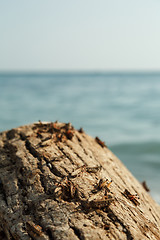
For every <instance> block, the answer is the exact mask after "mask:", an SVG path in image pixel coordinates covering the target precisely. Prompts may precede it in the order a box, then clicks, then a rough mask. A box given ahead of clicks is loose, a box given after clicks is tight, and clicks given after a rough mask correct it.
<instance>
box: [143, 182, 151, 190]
mask: <svg viewBox="0 0 160 240" xmlns="http://www.w3.org/2000/svg"><path fill="white" fill-rule="evenodd" d="M142 186H143V187H144V189H145V190H146V192H149V191H150V189H149V188H148V186H147V184H146V181H143V182H142Z"/></svg>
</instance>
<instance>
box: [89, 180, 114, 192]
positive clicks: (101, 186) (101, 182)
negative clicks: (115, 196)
mask: <svg viewBox="0 0 160 240" xmlns="http://www.w3.org/2000/svg"><path fill="white" fill-rule="evenodd" d="M111 183H112V180H111V181H110V182H109V181H108V179H106V180H103V179H102V178H101V179H100V180H99V182H98V184H97V185H96V186H95V188H94V189H93V191H92V192H93V193H96V192H98V191H100V190H102V189H104V188H105V196H106V195H107V194H108V192H110V190H109V187H110V185H111Z"/></svg>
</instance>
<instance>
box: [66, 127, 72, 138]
mask: <svg viewBox="0 0 160 240" xmlns="http://www.w3.org/2000/svg"><path fill="white" fill-rule="evenodd" d="M73 136H74V134H73V130H71V129H68V130H67V131H66V137H67V138H68V139H70V140H71V139H72V137H73Z"/></svg>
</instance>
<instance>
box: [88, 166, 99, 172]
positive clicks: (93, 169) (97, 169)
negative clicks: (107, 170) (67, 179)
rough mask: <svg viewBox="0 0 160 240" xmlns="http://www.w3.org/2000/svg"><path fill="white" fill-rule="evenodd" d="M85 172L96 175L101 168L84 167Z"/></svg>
mask: <svg viewBox="0 0 160 240" xmlns="http://www.w3.org/2000/svg"><path fill="white" fill-rule="evenodd" d="M85 169H86V172H88V173H96V172H98V171H100V170H101V169H102V166H95V167H87V166H86V167H85Z"/></svg>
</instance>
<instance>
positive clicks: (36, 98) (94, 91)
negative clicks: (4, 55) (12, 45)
mask: <svg viewBox="0 0 160 240" xmlns="http://www.w3.org/2000/svg"><path fill="white" fill-rule="evenodd" d="M38 120H41V121H55V120H58V121H61V122H71V123H72V124H73V125H74V127H75V128H80V127H83V128H84V130H85V131H86V132H87V133H88V134H89V135H91V136H93V137H95V136H99V137H100V138H101V139H102V140H104V141H105V142H106V144H107V145H108V147H109V148H110V149H111V150H112V151H113V152H114V153H115V154H116V155H117V156H118V157H119V158H120V159H121V161H122V162H123V163H124V164H125V165H126V166H127V167H128V169H129V170H130V171H131V172H132V173H133V175H134V176H135V177H136V178H138V180H139V181H143V180H146V182H147V185H148V186H149V188H150V189H151V195H152V196H153V197H154V199H155V200H156V201H157V202H159V203H160V73H132V74H131V73H79V74H78V73H54V74H52V73H48V74H44V73H43V74H40V73H39V74H38V73H37V74H36V73H35V74H33V73H30V74H29V73H28V74H20V73H19V74H11V73H10V74H2V73H1V74H0V131H3V130H7V129H11V128H13V127H17V126H20V125H24V124H28V123H32V122H35V121H38Z"/></svg>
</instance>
